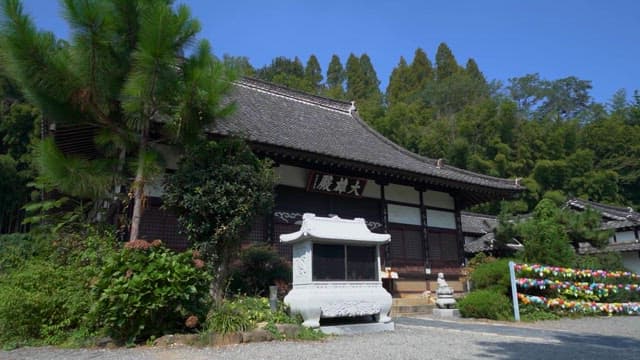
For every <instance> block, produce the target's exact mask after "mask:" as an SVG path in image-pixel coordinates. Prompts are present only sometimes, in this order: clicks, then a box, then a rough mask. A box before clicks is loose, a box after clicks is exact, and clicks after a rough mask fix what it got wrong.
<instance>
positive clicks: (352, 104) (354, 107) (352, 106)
mask: <svg viewBox="0 0 640 360" xmlns="http://www.w3.org/2000/svg"><path fill="white" fill-rule="evenodd" d="M354 111H356V102H355V101H353V100H351V107H349V114H351V113H353V112H354Z"/></svg>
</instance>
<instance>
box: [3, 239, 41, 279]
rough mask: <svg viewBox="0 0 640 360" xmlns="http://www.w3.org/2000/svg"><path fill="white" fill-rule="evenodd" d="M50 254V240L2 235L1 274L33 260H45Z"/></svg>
mask: <svg viewBox="0 0 640 360" xmlns="http://www.w3.org/2000/svg"><path fill="white" fill-rule="evenodd" d="M50 253H51V246H50V240H49V239H44V238H43V237H38V236H32V235H31V234H23V233H14V234H6V235H0V274H2V273H5V272H7V271H10V270H11V269H15V268H17V267H20V266H21V265H22V264H23V263H24V262H25V261H27V260H29V259H31V258H34V257H41V258H44V257H47V256H48V255H49V254H50Z"/></svg>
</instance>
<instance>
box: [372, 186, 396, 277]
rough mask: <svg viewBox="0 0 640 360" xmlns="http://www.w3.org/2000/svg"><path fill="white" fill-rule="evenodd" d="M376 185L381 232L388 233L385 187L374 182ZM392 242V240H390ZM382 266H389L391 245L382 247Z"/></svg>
mask: <svg viewBox="0 0 640 360" xmlns="http://www.w3.org/2000/svg"><path fill="white" fill-rule="evenodd" d="M376 184H378V185H380V218H381V220H382V232H383V233H388V232H389V213H388V210H387V200H386V198H385V194H384V187H385V185H387V183H385V182H381V181H376ZM391 241H393V239H391ZM384 266H385V267H390V266H391V244H387V246H385V247H384Z"/></svg>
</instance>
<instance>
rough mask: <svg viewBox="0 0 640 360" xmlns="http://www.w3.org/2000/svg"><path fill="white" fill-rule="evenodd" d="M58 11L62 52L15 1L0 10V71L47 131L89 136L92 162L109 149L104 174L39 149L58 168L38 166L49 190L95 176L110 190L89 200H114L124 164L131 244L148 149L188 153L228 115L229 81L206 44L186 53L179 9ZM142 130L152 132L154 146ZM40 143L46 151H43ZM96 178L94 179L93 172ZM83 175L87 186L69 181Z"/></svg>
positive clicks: (87, 4)
mask: <svg viewBox="0 0 640 360" xmlns="http://www.w3.org/2000/svg"><path fill="white" fill-rule="evenodd" d="M63 10H64V15H65V18H66V19H67V21H68V23H69V26H70V30H71V36H70V38H71V40H70V41H69V42H67V41H59V40H57V39H56V38H55V37H54V35H53V34H52V33H50V32H43V31H38V30H37V28H36V25H35V24H34V23H33V21H32V20H31V18H30V17H29V16H28V15H26V14H24V11H23V6H22V4H21V3H20V1H18V0H4V1H3V2H2V14H3V17H2V22H1V27H2V32H1V35H0V46H1V51H2V58H3V60H4V65H5V66H6V70H7V74H8V75H9V76H10V77H11V78H12V79H13V80H14V81H16V83H17V84H18V85H19V86H20V87H21V88H22V90H23V91H24V93H25V94H26V96H27V97H28V99H29V100H31V101H32V102H33V103H34V104H35V105H36V106H37V107H38V108H39V109H40V110H41V112H42V114H43V116H44V117H45V118H46V119H48V121H50V122H51V123H56V124H59V125H63V124H85V125H87V124H89V125H93V126H96V127H97V128H99V129H100V130H99V135H98V136H97V137H96V138H94V139H93V140H94V143H95V144H96V148H97V150H98V151H99V156H98V158H99V159H100V158H102V159H104V158H108V157H110V156H113V153H112V152H109V151H107V150H106V149H116V153H117V155H115V158H116V159H118V160H117V164H113V165H110V166H109V167H104V166H93V165H92V164H93V163H95V162H96V161H89V160H86V159H78V160H74V159H72V158H71V155H62V156H58V155H60V154H59V151H58V150H57V149H56V148H55V145H53V146H46V147H44V148H43V150H47V149H48V150H50V154H49V158H51V159H54V160H57V162H58V164H56V165H57V166H54V167H53V168H54V169H55V170H56V171H55V172H50V173H49V174H47V169H48V167H50V166H49V165H51V164H50V163H49V162H47V161H40V163H41V165H42V166H41V168H40V171H41V175H43V176H47V175H49V180H50V183H51V184H52V185H56V184H64V183H67V184H69V183H75V186H76V187H81V186H82V184H79V182H81V181H82V179H83V178H87V179H97V178H99V177H101V175H102V177H107V178H109V179H110V181H108V182H104V181H97V182H96V184H98V185H97V186H96V193H95V194H94V195H95V198H110V199H113V197H114V194H113V193H111V195H110V194H109V192H110V191H113V192H114V193H117V192H119V191H118V188H119V184H120V181H121V180H120V179H126V178H127V177H129V176H131V175H132V174H130V173H128V172H127V169H128V167H127V166H124V165H125V163H126V162H127V161H128V160H131V161H132V162H133V164H132V168H133V175H134V177H135V180H134V181H133V183H132V184H131V187H130V193H131V194H133V199H134V208H133V217H132V221H131V231H130V239H131V240H133V239H136V238H137V236H138V229H139V224H140V218H141V216H142V203H143V198H144V186H145V183H147V182H148V181H150V180H151V178H150V175H152V171H151V169H154V168H155V169H158V168H159V167H160V166H159V159H158V155H157V153H156V152H155V151H154V149H153V143H156V142H172V143H178V144H186V143H189V142H190V141H192V140H193V139H195V138H196V137H197V136H198V135H199V134H200V132H201V129H202V127H203V125H204V124H206V123H209V122H211V121H212V120H213V119H214V118H215V117H216V116H218V115H221V114H224V113H226V112H227V111H229V109H230V108H229V107H220V106H219V100H220V98H221V96H222V95H223V94H224V93H225V91H226V90H227V89H228V88H229V86H230V82H229V74H228V73H227V72H226V71H225V69H224V67H223V66H222V64H221V63H219V62H218V61H216V60H215V58H214V57H213V55H212V54H211V47H210V45H209V43H208V42H207V41H204V40H203V41H200V42H197V46H195V48H194V47H192V45H193V44H194V43H196V35H197V33H198V32H199V30H200V24H199V23H198V21H197V20H195V19H193V18H192V17H191V14H190V12H189V9H188V8H187V7H186V6H184V5H180V6H173V5H172V4H171V3H170V2H168V1H166V0H144V1H143V0H139V1H120V0H110V1H83V0H65V1H64V2H63ZM184 54H191V55H189V56H188V57H185V55H184ZM156 125H157V126H156ZM152 127H153V128H154V129H156V128H157V131H155V130H154V132H155V133H156V134H157V135H154V136H157V138H154V139H152V138H151V130H152ZM47 143H49V145H52V142H43V144H47ZM44 152H45V151H43V153H44ZM45 158H46V156H45ZM71 160H73V161H71ZM74 165H79V168H76V169H74V168H72V167H73V166H74ZM98 169H99V170H101V172H100V173H99V174H98V173H97V172H94V171H95V170H98ZM86 173H91V176H86V177H83V176H79V177H76V176H73V175H72V174H80V175H85V174H86ZM114 173H115V174H117V175H119V176H114ZM104 184H111V185H109V186H103V185H104ZM70 189H71V190H73V188H70ZM59 190H60V189H59Z"/></svg>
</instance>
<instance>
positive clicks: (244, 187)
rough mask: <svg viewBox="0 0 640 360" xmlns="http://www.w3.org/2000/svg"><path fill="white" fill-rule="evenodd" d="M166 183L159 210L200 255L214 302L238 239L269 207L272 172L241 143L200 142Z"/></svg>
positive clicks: (228, 141) (221, 294)
mask: <svg viewBox="0 0 640 360" xmlns="http://www.w3.org/2000/svg"><path fill="white" fill-rule="evenodd" d="M167 180H168V181H167V184H166V186H165V193H164V196H163V201H164V204H165V206H166V208H167V209H169V210H171V211H172V212H173V213H174V214H176V215H177V217H178V222H179V224H180V227H181V231H182V232H183V233H184V234H186V235H187V237H188V238H189V240H190V241H191V243H192V244H193V246H194V247H195V248H196V249H197V250H199V251H200V252H201V253H202V256H203V260H205V262H206V263H207V266H208V269H209V271H210V272H211V274H212V276H213V281H212V284H211V290H212V292H213V295H214V298H215V300H216V301H219V300H220V299H221V298H222V297H223V294H224V288H225V285H226V284H227V280H228V274H229V265H230V263H231V262H232V261H233V260H234V259H235V257H236V256H237V254H238V252H239V250H240V240H241V239H242V236H243V235H244V234H245V233H246V232H248V231H249V229H250V224H251V222H252V221H253V219H254V218H255V217H256V216H259V215H262V214H264V213H265V212H266V211H267V210H268V209H269V208H270V207H271V206H272V203H273V186H274V183H275V177H274V173H273V170H272V169H271V167H270V164H269V162H267V161H263V160H260V159H258V158H257V157H256V156H255V155H254V154H253V153H252V152H251V150H250V149H249V147H248V146H247V145H246V144H245V143H244V142H243V141H241V140H238V139H225V140H221V141H219V142H215V141H203V142H200V143H198V144H196V145H194V146H192V147H189V148H188V149H187V151H186V154H185V156H184V157H183V158H182V161H181V162H180V164H179V165H178V169H177V171H176V172H175V173H174V174H172V175H171V176H170V177H169V178H168V179H167Z"/></svg>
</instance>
